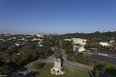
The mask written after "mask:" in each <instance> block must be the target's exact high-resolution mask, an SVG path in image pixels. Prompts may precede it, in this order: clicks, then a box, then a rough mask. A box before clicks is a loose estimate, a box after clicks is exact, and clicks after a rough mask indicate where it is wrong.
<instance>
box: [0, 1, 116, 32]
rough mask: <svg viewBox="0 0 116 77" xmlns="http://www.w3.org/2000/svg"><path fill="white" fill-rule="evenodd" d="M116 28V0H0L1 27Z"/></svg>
mask: <svg viewBox="0 0 116 77" xmlns="http://www.w3.org/2000/svg"><path fill="white" fill-rule="evenodd" d="M114 30H116V0H0V31H1V32H14V33H15V32H19V33H27V32H29V33H76V32H79V33H91V32H95V31H100V32H103V31H114Z"/></svg>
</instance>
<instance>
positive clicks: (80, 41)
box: [72, 38, 87, 45]
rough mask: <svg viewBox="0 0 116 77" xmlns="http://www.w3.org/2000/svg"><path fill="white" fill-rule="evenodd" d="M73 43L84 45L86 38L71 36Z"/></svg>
mask: <svg viewBox="0 0 116 77" xmlns="http://www.w3.org/2000/svg"><path fill="white" fill-rule="evenodd" d="M72 41H73V44H74V45H75V44H81V45H85V44H86V41H87V39H81V38H72Z"/></svg>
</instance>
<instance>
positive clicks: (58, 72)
mask: <svg viewBox="0 0 116 77" xmlns="http://www.w3.org/2000/svg"><path fill="white" fill-rule="evenodd" d="M64 73H65V71H64V70H63V68H62V67H60V68H56V67H53V68H52V69H51V74H55V75H63V74H64Z"/></svg>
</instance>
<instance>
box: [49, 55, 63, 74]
mask: <svg viewBox="0 0 116 77" xmlns="http://www.w3.org/2000/svg"><path fill="white" fill-rule="evenodd" d="M64 73H65V71H64V70H63V68H62V67H61V55H60V54H57V53H56V54H55V58H54V67H53V68H52V69H51V74H55V75H63V74H64Z"/></svg>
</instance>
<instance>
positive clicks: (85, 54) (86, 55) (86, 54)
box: [83, 53, 92, 57]
mask: <svg viewBox="0 0 116 77" xmlns="http://www.w3.org/2000/svg"><path fill="white" fill-rule="evenodd" d="M91 55H92V54H89V53H83V56H85V57H89V56H91Z"/></svg>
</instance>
